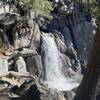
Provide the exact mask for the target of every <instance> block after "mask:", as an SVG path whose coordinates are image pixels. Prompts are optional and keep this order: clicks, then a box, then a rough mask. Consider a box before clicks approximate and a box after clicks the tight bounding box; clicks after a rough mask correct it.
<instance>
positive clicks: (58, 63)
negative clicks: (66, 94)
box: [43, 34, 79, 91]
mask: <svg viewBox="0 0 100 100" xmlns="http://www.w3.org/2000/svg"><path fill="white" fill-rule="evenodd" d="M43 48H44V52H45V57H44V64H45V65H44V66H45V74H46V75H45V76H46V79H45V83H46V84H47V85H48V87H49V88H52V89H58V90H60V91H64V90H68V91H69V90H71V89H73V88H75V87H77V86H78V85H79V83H77V82H75V80H73V79H70V78H66V77H65V75H64V73H63V72H62V67H63V63H62V60H61V58H60V52H59V50H58V47H57V45H56V43H55V40H54V38H53V37H51V36H50V34H44V35H43Z"/></svg>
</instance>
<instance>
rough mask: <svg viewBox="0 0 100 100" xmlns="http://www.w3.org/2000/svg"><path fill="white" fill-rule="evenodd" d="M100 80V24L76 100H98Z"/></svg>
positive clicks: (99, 24)
mask: <svg viewBox="0 0 100 100" xmlns="http://www.w3.org/2000/svg"><path fill="white" fill-rule="evenodd" d="M98 78H100V22H99V23H98V28H97V33H96V37H95V41H94V46H93V50H92V52H91V57H90V60H89V63H88V65H87V71H86V73H85V75H84V78H83V81H82V83H81V84H80V86H79V88H78V91H77V94H76V96H75V98H74V100H96V87H97V83H98V80H100V79H98Z"/></svg>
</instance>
